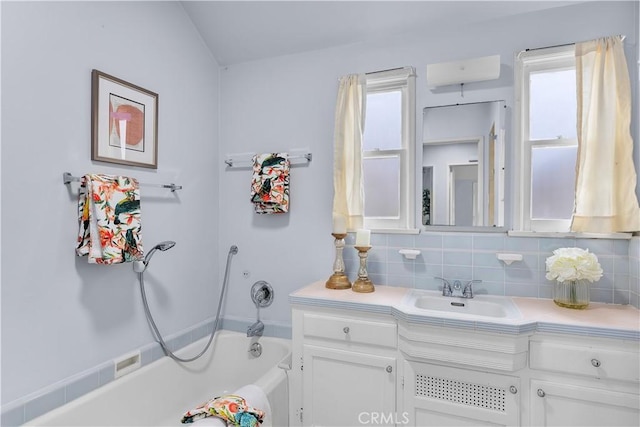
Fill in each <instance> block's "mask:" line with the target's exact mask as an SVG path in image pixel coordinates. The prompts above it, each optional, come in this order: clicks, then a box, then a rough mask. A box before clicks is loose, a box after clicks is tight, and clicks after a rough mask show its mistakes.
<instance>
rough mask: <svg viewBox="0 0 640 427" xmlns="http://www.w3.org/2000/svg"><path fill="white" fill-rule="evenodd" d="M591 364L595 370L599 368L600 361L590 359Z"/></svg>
mask: <svg viewBox="0 0 640 427" xmlns="http://www.w3.org/2000/svg"><path fill="white" fill-rule="evenodd" d="M591 364H592V365H593V366H594V367H595V368H599V367H600V361H599V360H598V359H591Z"/></svg>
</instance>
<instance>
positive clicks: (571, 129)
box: [529, 69, 577, 140]
mask: <svg viewBox="0 0 640 427" xmlns="http://www.w3.org/2000/svg"><path fill="white" fill-rule="evenodd" d="M529 90H530V95H529V96H530V105H529V120H530V123H529V135H530V139H533V140H536V139H538V140H539V139H554V138H558V137H559V136H562V137H563V138H566V139H568V138H575V137H576V114H577V107H576V104H577V101H576V70H575V69H571V70H563V71H553V72H548V71H547V72H540V73H531V75H530V88H529Z"/></svg>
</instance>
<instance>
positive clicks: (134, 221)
mask: <svg viewBox="0 0 640 427" xmlns="http://www.w3.org/2000/svg"><path fill="white" fill-rule="evenodd" d="M78 222H79V231H78V246H77V247H76V254H77V255H78V256H84V255H88V261H89V263H92V264H116V263H122V262H131V261H140V260H142V259H143V249H142V232H141V228H142V226H141V224H140V191H139V189H138V181H136V180H135V179H134V178H129V177H126V176H111V175H101V174H87V175H84V176H83V177H82V178H81V179H80V194H79V196H78Z"/></svg>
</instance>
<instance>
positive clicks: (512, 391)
mask: <svg viewBox="0 0 640 427" xmlns="http://www.w3.org/2000/svg"><path fill="white" fill-rule="evenodd" d="M509 391H510V392H511V394H516V393H517V392H518V388H517V387H516V386H514V385H512V386H511V387H509Z"/></svg>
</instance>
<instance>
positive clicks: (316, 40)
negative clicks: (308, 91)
mask: <svg viewBox="0 0 640 427" xmlns="http://www.w3.org/2000/svg"><path fill="white" fill-rule="evenodd" d="M181 3H182V5H183V7H184V9H185V11H186V12H187V14H188V15H189V17H190V18H191V20H192V21H193V23H194V25H195V27H196V29H197V30H198V31H199V32H200V34H201V35H202V38H203V40H204V42H205V43H206V44H207V46H208V47H209V49H210V50H211V53H212V54H213V56H214V57H215V58H216V60H217V61H218V63H219V64H220V65H231V64H237V63H241V62H247V61H252V60H257V59H264V58H270V57H275V56H281V55H288V54H295V53H300V52H306V51H311V50H318V49H325V48H330V47H335V46H341V45H347V44H352V43H358V42H365V41H368V40H375V39H380V38H382V37H385V36H390V35H394V34H401V33H408V32H413V31H418V30H421V29H422V30H424V29H425V28H430V27H433V26H440V27H442V25H450V24H455V25H464V24H469V23H472V22H481V21H485V20H490V19H495V18H500V17H506V16H511V15H516V14H521V13H528V12H533V11H537V10H542V9H549V8H554V7H561V6H566V5H569V4H575V3H580V2H579V1H526V0H522V1H520V0H518V1H516V0H511V1H265V0H263V1H239V0H236V1H215V0H210V1H191V0H183V1H181Z"/></svg>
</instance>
